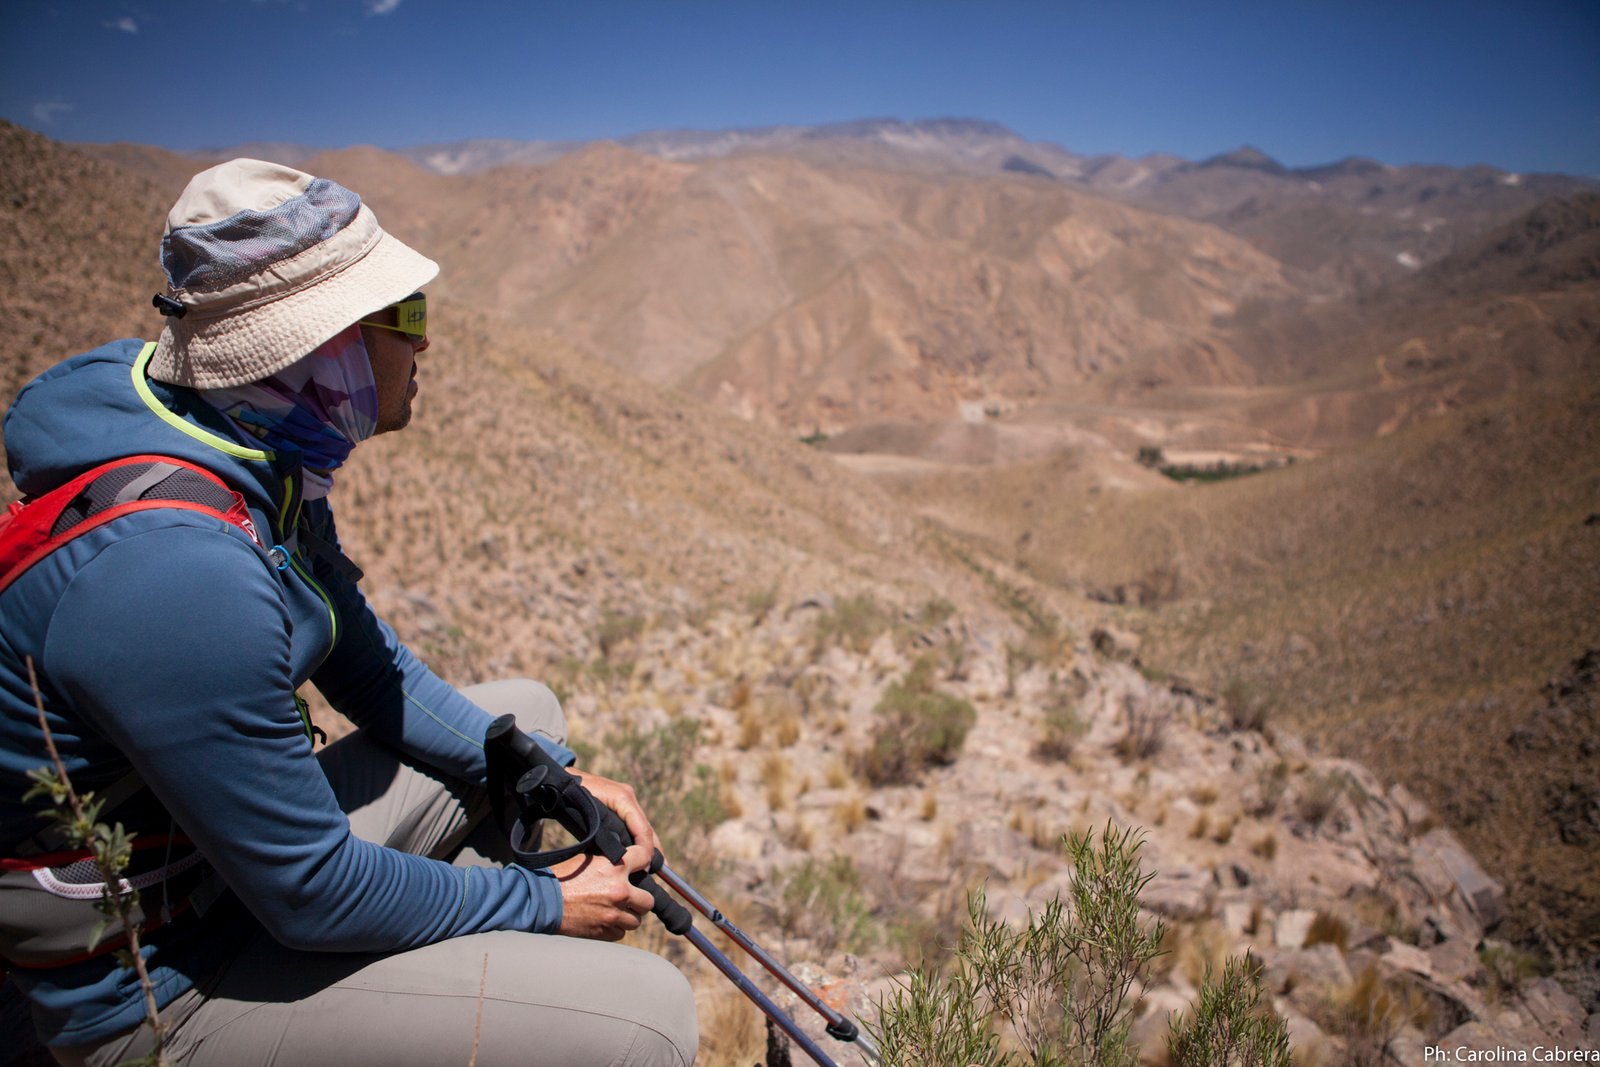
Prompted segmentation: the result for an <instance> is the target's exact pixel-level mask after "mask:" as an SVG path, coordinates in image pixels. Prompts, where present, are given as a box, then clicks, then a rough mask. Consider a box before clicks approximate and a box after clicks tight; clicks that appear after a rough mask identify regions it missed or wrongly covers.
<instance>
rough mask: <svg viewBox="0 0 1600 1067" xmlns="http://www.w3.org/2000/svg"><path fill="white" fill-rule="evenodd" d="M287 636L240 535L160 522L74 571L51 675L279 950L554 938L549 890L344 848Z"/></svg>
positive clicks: (264, 576)
mask: <svg viewBox="0 0 1600 1067" xmlns="http://www.w3.org/2000/svg"><path fill="white" fill-rule="evenodd" d="M288 623H289V619H288V616H287V614H286V612H285V610H284V606H283V600H282V596H281V593H280V590H279V588H278V586H277V579H276V577H275V576H273V575H272V574H271V573H270V572H269V571H268V570H267V568H266V567H265V566H264V565H263V564H262V562H261V560H260V559H259V558H257V556H256V554H255V553H254V551H253V550H252V549H251V548H250V547H249V546H248V545H247V544H245V543H244V541H243V540H242V539H241V538H236V537H235V536H233V535H232V534H231V533H230V532H229V531H227V530H225V529H219V528H217V526H216V525H213V526H211V527H209V528H208V527H206V526H204V525H202V524H199V523H195V524H187V523H183V522H179V523H177V524H172V523H167V524H164V525H161V526H157V527H155V528H153V529H146V530H144V531H143V532H130V534H129V535H128V536H124V537H122V538H121V539H120V540H117V541H114V542H111V543H109V544H108V545H106V546H105V547H103V548H100V549H99V550H98V552H97V554H96V555H95V556H94V557H93V558H91V559H89V560H87V561H86V562H85V563H83V565H82V566H81V568H80V569H79V571H78V573H77V574H76V576H75V577H74V578H73V579H72V581H71V582H70V583H69V585H68V586H67V588H66V590H65V592H64V594H63V596H62V597H61V599H60V601H59V603H58V606H57V609H56V611H55V613H54V616H53V619H52V622H51V626H50V630H49V634H48V636H47V638H46V641H45V645H44V660H45V667H46V670H47V672H48V675H49V677H50V679H51V681H52V684H53V686H54V688H55V689H56V691H57V692H58V693H59V694H60V696H61V697H62V698H63V699H64V700H65V701H66V702H67V703H68V704H69V706H70V707H71V708H72V709H73V710H74V711H75V712H77V713H78V714H79V715H81V716H82V717H83V718H84V719H85V720H87V724H88V726H89V727H90V728H92V729H94V730H96V731H98V732H100V733H101V734H102V735H104V736H105V737H106V738H108V739H109V740H110V741H111V742H112V743H113V744H115V745H116V746H117V747H118V748H119V749H120V750H121V751H122V752H123V753H125V754H126V756H127V757H128V759H129V760H130V761H131V762H132V764H133V765H134V767H135V769H136V770H137V771H138V772H139V773H140V775H142V776H143V778H144V780H145V782H146V784H148V786H149V787H150V789H151V791H152V792H153V793H154V794H155V796H156V797H157V799H159V800H160V801H161V802H162V804H164V805H165V806H166V808H167V810H168V811H169V812H170V813H171V815H172V816H173V818H174V819H175V820H176V822H177V823H178V825H179V826H180V827H181V828H182V830H183V831H184V832H185V833H187V834H188V835H189V836H190V837H191V838H192V839H193V840H194V842H195V844H196V846H198V847H199V849H200V851H201V852H202V853H203V854H204V855H205V857H206V858H207V859H208V860H209V861H210V862H211V864H212V865H213V866H214V867H215V868H216V869H217V871H218V872H219V873H220V874H221V875H222V877H223V879H224V880H225V881H226V882H227V884H228V886H229V887H230V888H231V889H232V890H233V891H234V892H235V893H236V894H237V895H238V896H239V897H240V899H241V900H243V902H244V903H245V904H246V906H247V907H249V909H250V910H251V912H252V913H254V914H255V916H256V917H257V918H258V919H259V920H260V921H261V922H262V924H263V925H264V926H265V927H266V928H267V929H268V930H269V931H270V932H271V933H272V934H273V935H274V936H275V937H276V938H277V939H278V940H279V941H281V942H283V943H284V944H286V945H289V946H291V947H294V948H302V949H324V950H343V951H389V950H395V949H403V948H410V947H414V946H417V945H423V944H428V943H431V942H434V941H439V940H443V939H445V938H449V937H454V936H458V935H460V934H466V933H473V932H477V931H482V930H503V929H517V930H536V931H542V930H550V929H553V928H554V927H555V926H556V925H557V924H558V923H559V922H560V917H561V897H560V890H559V887H558V886H557V884H556V883H555V881H554V880H553V879H551V878H549V877H548V876H547V875H543V874H539V873H535V872H530V871H524V870H520V869H517V868H509V869H503V870H502V869H484V868H478V869H471V870H467V869H460V868H453V867H451V866H449V865H448V864H445V863H440V862H437V861H434V860H430V859H427V858H425V857H422V856H414V855H409V854H406V853H402V852H398V851H396V850H393V849H389V848H384V847H382V846H380V845H376V844H373V843H371V842H367V841H363V840H361V839H359V838H357V837H355V836H354V835H353V834H351V832H350V826H349V821H348V820H347V819H346V817H345V814H344V812H343V811H341V810H340V808H339V806H338V803H337V801H336V799H335V797H334V794H333V790H332V788H331V787H330V786H329V784H328V781H327V779H326V777H324V775H323V773H322V770H321V767H320V766H319V764H318V763H317V760H316V758H315V757H314V755H313V754H312V751H311V744H310V741H309V740H308V739H307V738H306V736H305V733H304V731H303V729H302V727H301V724H300V721H299V715H298V713H297V711H296V709H295V704H294V698H293V691H294V685H293V681H292V679H291V669H290V644H289V637H288Z"/></svg>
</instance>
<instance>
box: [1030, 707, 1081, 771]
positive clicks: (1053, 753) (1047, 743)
mask: <svg viewBox="0 0 1600 1067" xmlns="http://www.w3.org/2000/svg"><path fill="white" fill-rule="evenodd" d="M1088 731H1089V724H1088V723H1087V722H1086V721H1085V720H1084V719H1083V717H1082V716H1081V715H1079V714H1078V700H1077V698H1076V697H1075V696H1073V695H1072V693H1071V692H1069V691H1066V690H1056V691H1055V692H1053V693H1052V694H1051V697H1050V702H1049V703H1048V704H1046V705H1045V709H1044V724H1043V729H1042V731H1041V733H1040V736H1039V743H1038V744H1037V745H1035V746H1034V749H1033V751H1034V754H1035V755H1037V756H1038V757H1039V758H1040V759H1053V760H1064V759H1067V758H1068V757H1070V756H1071V755H1072V750H1073V749H1074V748H1076V747H1077V745H1078V742H1079V741H1080V740H1082V738H1083V735H1084V734H1086V733H1088Z"/></svg>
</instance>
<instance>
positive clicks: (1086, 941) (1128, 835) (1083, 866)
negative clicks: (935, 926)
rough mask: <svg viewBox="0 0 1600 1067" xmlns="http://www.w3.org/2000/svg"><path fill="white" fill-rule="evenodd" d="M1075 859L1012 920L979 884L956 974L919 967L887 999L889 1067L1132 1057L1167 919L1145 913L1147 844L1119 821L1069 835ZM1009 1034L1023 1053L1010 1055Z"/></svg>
mask: <svg viewBox="0 0 1600 1067" xmlns="http://www.w3.org/2000/svg"><path fill="white" fill-rule="evenodd" d="M1062 844H1063V846H1064V848H1065V850H1066V853H1067V857H1068V860H1069V862H1070V864H1071V867H1072V875H1071V884H1070V886H1069V888H1068V895H1067V899H1066V900H1062V899H1061V898H1060V897H1057V898H1055V899H1053V900H1051V901H1050V902H1049V903H1048V904H1046V905H1045V906H1044V908H1043V909H1042V910H1041V911H1038V912H1035V913H1034V914H1032V915H1030V916H1029V919H1028V922H1027V925H1026V926H1025V927H1022V928H1017V927H1013V926H1011V925H1010V924H1008V923H1005V922H1003V921H999V920H995V919H991V918H990V917H989V915H988V908H987V904H986V902H985V899H984V895H983V892H982V891H981V890H979V891H977V892H975V893H973V894H971V895H970V896H969V897H968V908H967V925H966V928H965V930H964V931H963V934H962V938H961V943H960V945H959V946H958V948H957V950H956V956H955V960H954V962H953V964H952V966H951V969H950V971H949V973H948V974H935V973H932V972H930V971H927V970H924V969H920V968H919V969H918V971H916V972H914V973H913V974H912V976H911V979H910V980H909V981H908V982H906V983H903V984H902V985H901V987H900V989H899V990H898V991H897V992H896V994H895V995H894V996H893V997H892V998H891V999H890V1000H889V1002H888V1003H885V1004H880V1006H879V1008H880V1012H879V1021H878V1026H877V1034H878V1036H879V1039H880V1045H881V1046H882V1050H883V1054H884V1058H883V1062H884V1064H885V1065H886V1067H911V1065H913V1064H915V1065H917V1067H966V1065H967V1064H985V1065H994V1067H1021V1065H1023V1064H1029V1065H1032V1067H1063V1065H1065V1064H1068V1063H1074V1064H1080V1063H1081V1064H1106V1065H1110V1064H1132V1063H1133V1062H1134V1055H1133V1052H1132V1050H1131V1049H1130V1048H1129V1047H1128V1043H1127V1041H1128V1031H1129V1028H1130V1027H1131V1025H1132V1008H1133V1005H1132V1004H1130V1003H1129V994H1130V992H1131V990H1132V988H1133V985H1134V983H1135V982H1137V981H1140V980H1142V979H1145V978H1147V977H1148V970H1149V965H1150V961H1151V960H1152V959H1154V958H1155V957H1156V955H1157V954H1159V952H1160V951H1161V937H1162V928H1161V924H1160V923H1159V922H1158V923H1155V924H1146V923H1145V922H1144V921H1143V920H1142V919H1141V918H1140V914H1139V892H1140V891H1141V890H1142V889H1143V888H1144V886H1145V885H1146V884H1147V883H1148V882H1149V880H1150V877H1149V876H1146V875H1145V874H1144V873H1143V871H1142V870H1141V868H1140V863H1139V849H1140V847H1141V844H1142V843H1141V842H1140V841H1139V840H1138V838H1137V837H1136V835H1135V833H1134V832H1133V831H1125V832H1118V831H1116V830H1115V829H1113V828H1112V827H1110V826H1109V825H1108V826H1107V827H1106V829H1105V831H1104V832H1103V833H1102V834H1101V835H1100V838H1099V841H1098V843H1096V841H1095V836H1094V834H1093V833H1089V834H1084V835H1082V836H1079V835H1071V836H1069V837H1066V838H1063V839H1062ZM1003 1038H1008V1039H1009V1042H1010V1044H1012V1045H1014V1046H1015V1048H1016V1049H1017V1050H1018V1051H1016V1052H1012V1051H1003V1048H1004V1046H1003V1044H1002V1040H1003Z"/></svg>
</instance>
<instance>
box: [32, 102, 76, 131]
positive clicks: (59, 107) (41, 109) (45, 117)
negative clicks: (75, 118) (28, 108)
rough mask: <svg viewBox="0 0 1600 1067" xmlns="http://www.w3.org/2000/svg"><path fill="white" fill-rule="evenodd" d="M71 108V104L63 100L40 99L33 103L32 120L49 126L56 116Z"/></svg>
mask: <svg viewBox="0 0 1600 1067" xmlns="http://www.w3.org/2000/svg"><path fill="white" fill-rule="evenodd" d="M71 110H72V105H71V104H69V103H67V102H66V101H65V100H41V101H39V102H38V103H37V104H34V105H33V121H35V122H37V123H38V124H39V125H41V126H50V125H52V124H54V123H55V121H56V116H58V115H63V114H65V113H66V112H68V111H71Z"/></svg>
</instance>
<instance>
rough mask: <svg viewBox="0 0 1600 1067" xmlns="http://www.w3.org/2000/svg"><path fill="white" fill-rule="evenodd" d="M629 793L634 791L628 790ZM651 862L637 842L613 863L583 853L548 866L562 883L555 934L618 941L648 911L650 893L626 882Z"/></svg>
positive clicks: (650, 900)
mask: <svg viewBox="0 0 1600 1067" xmlns="http://www.w3.org/2000/svg"><path fill="white" fill-rule="evenodd" d="M628 793H629V795H630V796H631V795H632V793H633V790H631V789H630V790H628ZM649 865H650V853H649V852H647V851H645V850H644V849H643V848H641V847H639V846H638V845H633V846H631V847H630V848H629V849H628V850H627V851H626V852H624V853H623V854H622V863H621V864H620V865H619V864H615V863H612V862H611V861H610V860H608V859H606V858H605V857H604V856H595V855H582V856H574V857H572V858H571V859H568V860H563V861H562V862H560V863H557V864H556V865H554V866H553V867H551V868H550V873H552V874H554V875H555V876H556V880H557V881H558V882H560V883H561V908H562V910H561V926H560V927H559V928H558V929H557V933H562V934H566V935H567V936H568V937H587V938H591V939H593V940H595V941H620V940H622V936H623V935H624V934H626V933H627V932H628V931H630V930H637V929H638V928H639V923H640V922H641V921H642V920H643V919H644V917H645V916H646V915H648V914H649V913H650V907H651V905H652V904H654V903H655V902H654V901H653V900H652V899H651V897H650V894H649V893H646V892H645V891H644V890H643V889H640V888H639V887H638V886H636V885H634V884H633V883H632V882H630V881H628V876H629V875H630V874H632V873H634V872H635V871H642V870H644V869H645V868H646V867H648V866H649Z"/></svg>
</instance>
